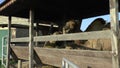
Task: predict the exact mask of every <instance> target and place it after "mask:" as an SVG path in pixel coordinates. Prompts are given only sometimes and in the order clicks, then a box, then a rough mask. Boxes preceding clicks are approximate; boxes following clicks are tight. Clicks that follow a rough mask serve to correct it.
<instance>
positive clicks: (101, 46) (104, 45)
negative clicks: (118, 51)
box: [84, 19, 111, 50]
mask: <svg viewBox="0 0 120 68" xmlns="http://www.w3.org/2000/svg"><path fill="white" fill-rule="evenodd" d="M108 29H110V23H107V24H105V21H104V20H103V19H96V20H95V21H93V24H91V25H90V26H89V27H88V28H87V30H86V31H98V30H108ZM84 46H86V47H89V48H93V49H97V50H111V41H110V39H93V40H87V41H86V42H85V44H84Z"/></svg>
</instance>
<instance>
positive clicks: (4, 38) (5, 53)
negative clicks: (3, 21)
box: [2, 36, 8, 68]
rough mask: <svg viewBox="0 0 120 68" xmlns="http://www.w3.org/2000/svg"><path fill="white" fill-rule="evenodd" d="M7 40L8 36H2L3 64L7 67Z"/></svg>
mask: <svg viewBox="0 0 120 68" xmlns="http://www.w3.org/2000/svg"><path fill="white" fill-rule="evenodd" d="M7 40H8V38H7V37H6V36H5V37H2V65H3V66H4V67H5V68H6V57H7Z"/></svg>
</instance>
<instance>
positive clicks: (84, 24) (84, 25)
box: [80, 13, 120, 31]
mask: <svg viewBox="0 0 120 68" xmlns="http://www.w3.org/2000/svg"><path fill="white" fill-rule="evenodd" d="M119 16H120V13H119ZM96 18H103V19H104V20H105V21H106V22H110V15H109V14H108V15H102V16H97V17H92V18H87V19H83V20H82V24H81V28H80V29H81V30H82V31H85V30H86V28H87V27H88V26H89V25H90V24H91V22H92V21H93V20H95V19H96ZM119 20H120V17H119Z"/></svg>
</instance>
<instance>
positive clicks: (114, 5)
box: [110, 0, 120, 68]
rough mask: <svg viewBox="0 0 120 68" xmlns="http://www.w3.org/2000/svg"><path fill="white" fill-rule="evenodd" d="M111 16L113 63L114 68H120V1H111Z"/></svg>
mask: <svg viewBox="0 0 120 68" xmlns="http://www.w3.org/2000/svg"><path fill="white" fill-rule="evenodd" d="M110 16H111V31H112V36H111V43H112V53H113V55H112V63H113V65H112V66H113V68H120V66H119V65H120V62H119V57H120V54H119V52H120V46H119V44H120V42H119V20H118V0H110Z"/></svg>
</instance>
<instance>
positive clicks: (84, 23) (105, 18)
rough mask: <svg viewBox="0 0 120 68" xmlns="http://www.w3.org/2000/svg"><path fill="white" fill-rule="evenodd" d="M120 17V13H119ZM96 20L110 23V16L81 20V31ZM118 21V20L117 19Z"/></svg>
mask: <svg viewBox="0 0 120 68" xmlns="http://www.w3.org/2000/svg"><path fill="white" fill-rule="evenodd" d="M2 2H4V0H0V3H2ZM119 16H120V13H119ZM96 18H103V19H104V20H106V22H110V15H102V16H97V17H92V18H87V19H83V20H82V24H81V28H80V29H81V30H82V31H85V29H86V28H87V27H88V25H90V24H91V22H92V21H93V20H95V19H96ZM119 20H120V18H119Z"/></svg>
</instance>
